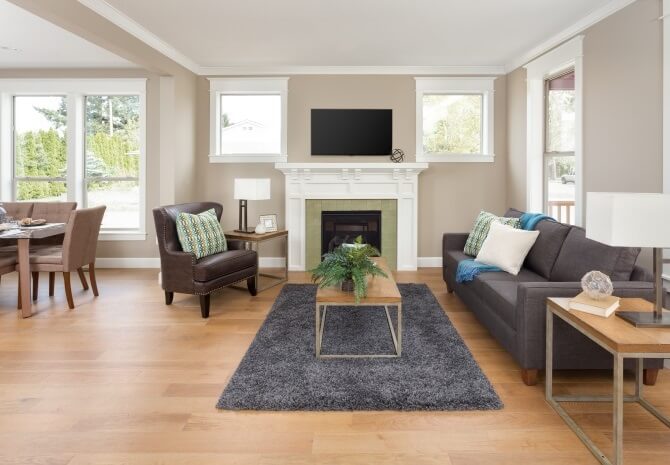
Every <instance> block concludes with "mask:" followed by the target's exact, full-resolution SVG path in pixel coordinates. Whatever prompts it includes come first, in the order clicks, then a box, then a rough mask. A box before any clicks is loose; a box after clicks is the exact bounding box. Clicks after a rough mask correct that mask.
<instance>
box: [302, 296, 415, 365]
mask: <svg viewBox="0 0 670 465" xmlns="http://www.w3.org/2000/svg"><path fill="white" fill-rule="evenodd" d="M321 307H323V314H322V313H321ZM328 307H384V311H385V312H386V321H387V322H388V326H389V332H390V334H391V339H392V340H393V347H394V348H395V353H393V354H322V353H321V346H322V344H323V329H324V327H325V326H326V315H327V312H328ZM389 307H397V309H398V310H397V314H398V322H397V326H398V329H397V332H396V330H395V329H394V328H393V321H392V320H391V314H390V313H389ZM315 313H316V315H315V328H314V330H315V348H316V349H315V350H316V358H317V359H331V358H398V357H401V356H402V303H400V302H398V303H396V304H390V305H389V304H388V303H374V302H366V303H359V304H356V303H347V304H344V303H341V302H338V303H332V302H331V303H329V302H318V303H317V304H316V312H315Z"/></svg>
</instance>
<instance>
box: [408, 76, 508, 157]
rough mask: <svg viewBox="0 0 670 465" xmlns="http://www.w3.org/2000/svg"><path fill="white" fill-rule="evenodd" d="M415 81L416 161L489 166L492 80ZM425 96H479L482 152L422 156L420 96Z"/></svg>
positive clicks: (492, 132) (421, 79) (432, 79)
mask: <svg viewBox="0 0 670 465" xmlns="http://www.w3.org/2000/svg"><path fill="white" fill-rule="evenodd" d="M414 79H415V81H416V84H415V85H416V161H417V162H431V163H433V162H438V163H440V162H441V163H449V162H451V163H463V162H466V163H467V162H475V163H481V162H484V163H491V162H493V161H494V160H495V153H494V148H493V144H494V95H493V94H494V81H495V78H494V77H466V78H444V77H442V78H423V77H415V78H414ZM425 94H478V95H481V96H482V98H483V101H482V153H479V154H469V153H463V154H460V153H424V151H423V97H424V95H425Z"/></svg>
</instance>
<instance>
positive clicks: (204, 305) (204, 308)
mask: <svg viewBox="0 0 670 465" xmlns="http://www.w3.org/2000/svg"><path fill="white" fill-rule="evenodd" d="M200 314H201V315H202V317H203V318H209V294H207V295H201V296H200Z"/></svg>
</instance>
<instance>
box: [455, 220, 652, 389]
mask: <svg viewBox="0 0 670 465" xmlns="http://www.w3.org/2000/svg"><path fill="white" fill-rule="evenodd" d="M521 214H522V212H520V211H518V210H515V209H510V210H508V211H507V213H506V214H505V216H511V217H519V216H520V215H521ZM536 229H537V230H538V231H540V235H539V236H538V239H537V241H536V242H535V245H534V246H533V248H532V249H531V250H530V252H529V254H528V256H527V257H526V261H525V262H524V266H523V268H522V269H521V271H520V272H519V274H518V275H517V276H513V275H511V274H508V273H505V272H491V273H482V274H480V275H479V276H478V277H477V278H475V279H474V281H471V282H469V283H460V284H459V283H457V282H456V267H457V266H458V262H459V261H461V260H464V259H468V258H472V257H469V256H467V255H465V254H464V253H463V247H464V246H465V241H466V240H467V237H468V234H467V233H463V234H460V233H457V234H451V233H447V234H444V237H443V277H444V281H445V282H446V283H447V290H448V291H449V292H455V293H456V295H458V297H459V298H460V299H461V300H462V301H463V302H464V303H465V304H466V305H467V306H468V308H469V309H470V310H471V311H472V312H473V313H474V314H475V316H476V317H477V319H478V320H479V321H480V322H481V323H482V324H483V325H484V326H485V327H486V328H487V329H488V330H489V332H490V333H491V334H492V335H493V337H494V338H495V339H496V340H497V341H498V342H499V343H500V344H501V345H502V346H503V347H504V348H505V349H506V350H507V351H509V353H510V354H512V356H513V357H514V359H515V360H516V361H517V362H518V363H519V365H520V367H521V370H522V378H523V380H524V382H525V383H526V384H528V385H533V384H535V383H537V375H538V370H539V369H543V368H544V362H545V360H544V354H545V311H546V305H545V302H546V298H547V297H572V296H575V295H577V294H578V293H579V292H581V285H580V280H581V277H582V276H583V275H584V274H585V273H586V272H588V271H591V270H599V271H602V272H603V273H606V274H607V275H609V276H610V278H611V279H612V281H613V283H614V288H615V294H616V295H617V296H620V297H643V298H647V299H649V300H652V301H653V283H652V281H653V276H652V275H651V273H650V272H648V271H647V270H645V269H643V268H641V267H639V266H636V264H635V262H636V260H637V257H638V254H639V252H640V250H639V249H634V248H623V247H610V246H607V245H604V244H601V243H599V242H595V241H592V240H590V239H587V238H586V235H585V231H584V229H582V228H579V227H575V226H570V225H567V224H563V223H558V222H554V221H548V220H543V221H540V222H539V223H538V225H537V227H536ZM554 331H555V333H554V334H555V335H554V354H555V355H554V357H555V359H554V367H555V368H556V369H599V368H607V369H611V368H612V357H611V355H610V354H609V353H607V352H606V351H605V350H604V349H602V348H600V347H598V346H597V345H595V344H594V343H593V342H591V341H589V340H588V339H587V338H586V337H585V336H583V335H581V334H580V333H578V332H577V331H576V330H575V329H573V328H572V327H570V326H569V325H568V324H567V323H565V322H563V321H559V320H557V321H555V323H554ZM631 367H632V365H631ZM660 367H662V361H661V360H646V361H645V383H646V384H653V383H654V382H655V378H656V375H657V374H658V368H660Z"/></svg>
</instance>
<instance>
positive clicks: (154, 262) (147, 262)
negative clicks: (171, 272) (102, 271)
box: [95, 257, 161, 268]
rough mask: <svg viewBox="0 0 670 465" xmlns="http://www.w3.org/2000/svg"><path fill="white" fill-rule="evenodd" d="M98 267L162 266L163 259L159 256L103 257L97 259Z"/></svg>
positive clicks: (96, 264)
mask: <svg viewBox="0 0 670 465" xmlns="http://www.w3.org/2000/svg"><path fill="white" fill-rule="evenodd" d="M95 266H96V268H160V267H161V260H160V258H158V257H146V258H137V257H128V258H125V257H124V258H117V257H113V258H112V257H103V258H96V259H95Z"/></svg>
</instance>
